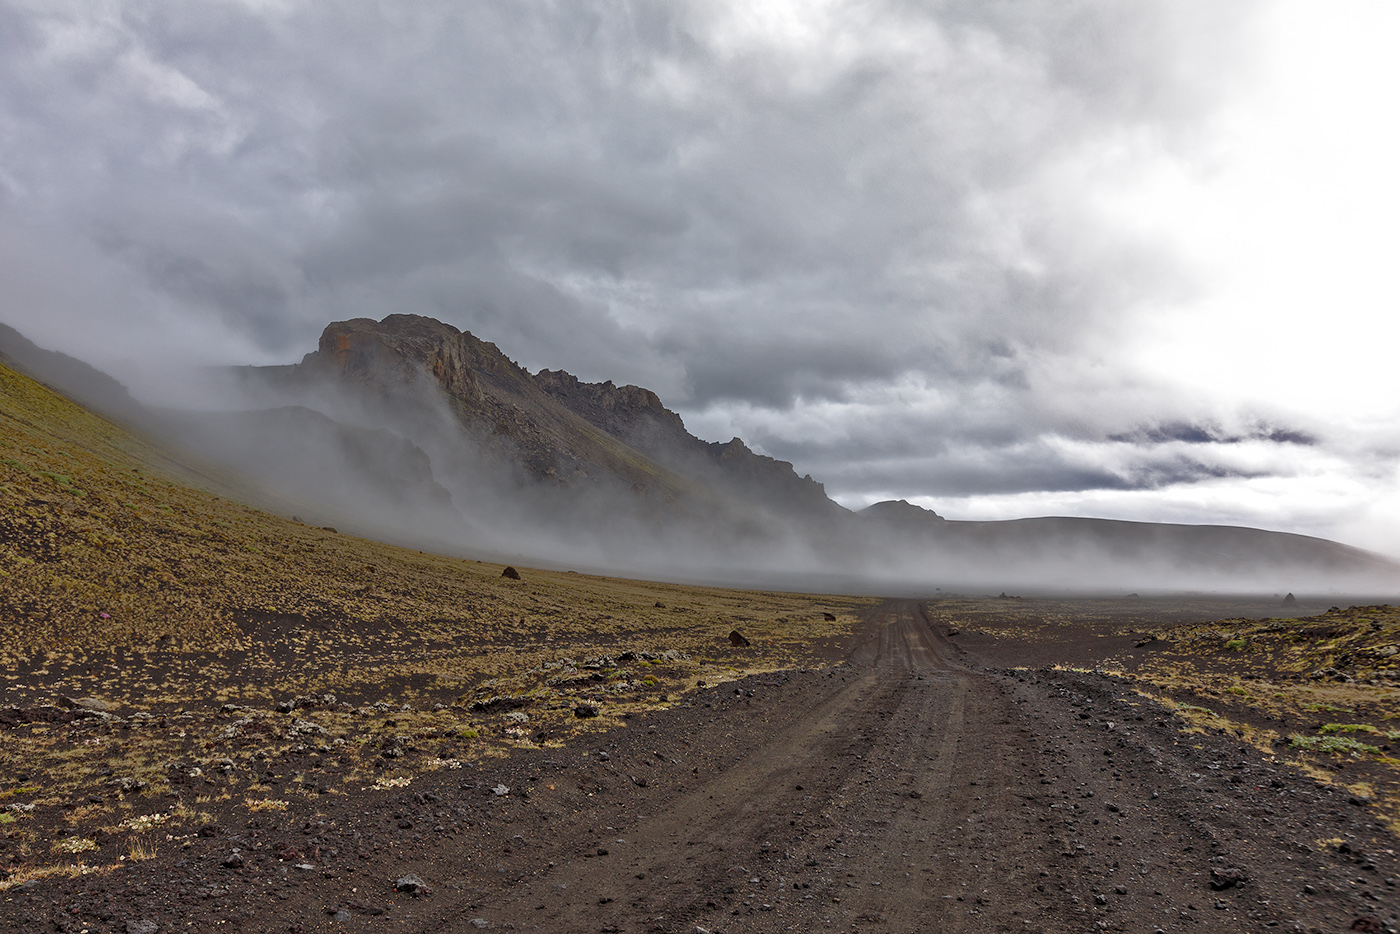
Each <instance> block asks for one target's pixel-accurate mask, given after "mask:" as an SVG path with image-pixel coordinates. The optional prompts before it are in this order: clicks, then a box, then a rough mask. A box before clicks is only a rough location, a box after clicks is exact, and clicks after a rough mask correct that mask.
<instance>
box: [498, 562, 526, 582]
mask: <svg viewBox="0 0 1400 934" xmlns="http://www.w3.org/2000/svg"><path fill="white" fill-rule="evenodd" d="M501 576H502V577H504V578H506V579H508V580H513V581H518V580H520V579H521V578H520V572H519V571H517V570H516V569H515V568H513V567H511V566H510V565H508V564H507V565H506V569H505V570H504V571H502V572H501Z"/></svg>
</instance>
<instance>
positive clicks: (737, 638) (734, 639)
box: [729, 629, 749, 648]
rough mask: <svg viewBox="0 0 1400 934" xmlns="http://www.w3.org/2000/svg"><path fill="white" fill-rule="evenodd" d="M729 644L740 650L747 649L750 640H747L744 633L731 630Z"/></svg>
mask: <svg viewBox="0 0 1400 934" xmlns="http://www.w3.org/2000/svg"><path fill="white" fill-rule="evenodd" d="M729 644H730V645H733V646H738V647H739V648H747V647H748V645H749V640H748V639H745V638H744V635H743V633H741V632H739V630H737V629H731V630H730V631H729Z"/></svg>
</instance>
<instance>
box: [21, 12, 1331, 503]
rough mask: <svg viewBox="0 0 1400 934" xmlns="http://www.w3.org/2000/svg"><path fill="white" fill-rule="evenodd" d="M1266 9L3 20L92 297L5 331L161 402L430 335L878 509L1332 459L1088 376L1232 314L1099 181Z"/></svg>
mask: <svg viewBox="0 0 1400 934" xmlns="http://www.w3.org/2000/svg"><path fill="white" fill-rule="evenodd" d="M1256 9H1257V4H1218V3H1205V2H1199V3H1180V2H1155V3H1134V4H1111V3H1061V2H1031V3H1009V2H1007V3H996V2H993V3H986V2H976V3H971V2H942V3H902V2H894V0H889V2H870V3H855V2H852V3H844V4H843V3H833V4H811V5H787V4H767V5H765V4H758V5H749V4H732V5H731V4H722V3H709V2H692V3H686V2H646V0H636V2H629V3H618V2H610V3H603V2H586V0H581V2H576V3H567V4H555V3H543V2H520V0H510V2H470V3H462V2H457V0H452V2H448V0H440V2H422V3H414V4H388V5H386V4H378V3H368V2H364V3H354V2H352V3H345V4H323V3H309V2H296V0H262V2H254V0H208V2H202V3H198V4H181V3H164V2H155V0H145V2H137V0H131V2H113V3H109V4H102V5H91V4H87V3H81V2H67V3H64V2H44V3H39V2H29V0H7V2H0V62H3V64H0V98H2V99H3V101H4V103H5V107H4V108H3V115H0V244H3V243H6V242H9V243H13V244H23V245H24V246H23V250H20V248H19V247H16V248H15V249H14V250H11V251H10V255H9V256H8V257H6V256H4V255H0V264H2V265H0V272H3V273H4V274H5V276H6V278H7V279H10V280H11V281H13V282H14V283H16V289H17V292H16V293H15V294H23V295H33V294H37V292H41V291H42V290H43V288H44V287H45V286H44V285H43V281H42V276H41V272H42V270H44V269H53V268H65V267H67V268H74V269H83V270H87V272H86V273H85V275H87V276H88V277H89V278H90V280H91V281H90V283H88V284H87V285H86V291H84V290H83V289H82V288H79V287H78V286H79V285H81V284H82V283H78V284H72V283H70V284H69V285H68V286H65V288H69V287H71V289H72V291H71V294H70V293H63V294H58V292H56V293H55V296H50V298H49V300H48V304H47V305H43V303H36V304H33V305H27V306H24V307H17V306H16V305H15V304H13V303H12V304H10V305H9V306H8V307H6V308H5V309H4V312H3V314H4V317H5V319H6V320H7V321H8V322H9V323H11V324H14V325H16V326H17V327H19V328H20V329H21V330H22V331H26V333H29V334H30V335H31V336H33V337H35V338H36V339H38V340H40V341H41V342H46V343H47V344H48V345H50V346H56V347H58V348H59V349H63V350H66V351H68V352H70V353H74V354H76V355H79V356H83V357H85V358H87V359H92V360H94V361H95V362H97V363H99V364H102V363H104V362H105V363H109V364H110V365H111V366H112V367H113V368H114V369H115V370H116V371H117V373H118V375H120V376H132V377H133V378H135V376H136V375H138V374H139V370H140V368H139V367H134V366H133V365H132V364H131V363H130V361H131V360H133V359H136V358H138V357H141V355H142V353H143V352H144V349H145V348H147V347H148V346H149V345H151V344H152V343H158V342H156V341H154V340H153V335H156V334H166V335H169V334H175V336H173V337H171V336H167V337H165V338H163V340H164V343H163V344H162V345H161V346H163V347H165V349H166V352H167V353H170V354H175V353H179V352H181V350H182V348H188V347H192V346H196V345H202V346H203V347H204V350H203V356H202V357H200V358H199V359H200V360H201V361H203V362H252V361H248V360H245V359H221V358H219V354H220V353H224V354H226V355H228V356H229V357H237V356H238V355H240V354H244V355H246V354H249V353H255V354H257V355H258V357H259V359H258V361H257V362H269V361H273V360H293V359H296V358H297V357H299V356H300V355H301V354H302V353H304V352H306V351H308V350H310V349H312V347H313V346H314V342H315V339H316V336H317V335H318V334H319V332H320V330H321V328H322V327H323V326H324V325H325V324H326V323H327V322H329V321H331V320H337V319H344V318H349V317H356V316H369V317H375V318H380V317H383V316H384V315H385V314H389V313H402V312H410V313H421V314H428V315H432V316H434V317H437V318H440V319H442V320H445V321H448V322H450V323H452V324H454V325H457V326H459V327H463V328H468V329H470V330H472V331H473V332H475V333H477V334H478V335H479V336H481V337H483V338H485V339H487V340H491V341H494V342H496V343H497V344H498V345H499V346H500V347H501V348H502V349H503V350H504V351H505V352H506V353H507V354H509V355H511V356H512V357H514V358H516V359H518V360H520V361H521V362H522V363H523V364H525V365H527V366H529V367H531V368H532V369H534V368H539V367H544V366H549V367H553V368H558V367H562V368H565V369H568V370H570V371H572V372H575V373H576V374H578V375H580V376H581V377H583V378H585V379H594V380H603V379H612V380H615V381H616V382H619V383H636V384H639V385H644V386H647V387H649V388H652V389H655V390H656V391H657V392H658V393H659V394H660V395H661V396H662V398H663V400H664V401H665V402H666V403H667V404H669V405H671V406H672V407H674V408H677V409H679V410H681V411H682V413H683V414H684V415H685V416H686V418H687V421H688V423H690V424H691V425H692V426H702V427H704V426H713V425H721V424H723V425H729V424H736V425H742V427H743V428H744V433H745V437H746V438H747V439H748V440H750V441H751V442H752V443H754V444H755V445H756V446H757V447H758V448H759V449H761V450H764V451H766V452H768V453H772V454H774V455H775V456H779V457H784V458H787V459H791V460H793V461H794V462H796V463H797V466H798V468H799V471H800V472H809V471H810V472H811V473H812V474H813V475H815V476H817V478H818V479H821V480H824V481H825V482H826V483H827V486H828V488H829V489H832V490H833V491H834V492H837V493H838V494H840V493H846V494H848V495H849V496H852V497H856V498H859V496H860V495H861V494H862V493H863V492H866V491H874V490H889V491H900V492H908V493H910V494H914V493H919V494H925V495H938V494H941V493H945V492H957V493H968V492H975V491H979V490H992V491H1008V490H1069V489H1090V488H1102V489H1125V488H1127V489H1151V488H1155V487H1158V486H1161V485H1163V484H1169V483H1190V482H1194V481H1195V480H1197V479H1200V478H1210V477H1216V478H1218V477H1223V476H1245V475H1252V473H1251V472H1257V471H1258V470H1266V469H1268V468H1267V466H1265V467H1260V466H1258V465H1257V464H1253V465H1252V464H1250V463H1246V462H1245V461H1243V460H1240V461H1238V462H1236V461H1232V460H1231V458H1232V457H1233V456H1234V455H1232V454H1231V453H1230V451H1231V450H1233V449H1235V448H1242V447H1246V446H1248V445H1250V444H1262V445H1264V446H1266V447H1268V446H1272V447H1273V448H1285V447H1303V446H1310V445H1315V444H1319V443H1320V442H1319V434H1318V432H1317V431H1315V430H1314V429H1312V428H1310V427H1308V426H1290V425H1287V420H1286V419H1276V420H1274V421H1272V422H1268V423H1267V424H1266V423H1265V422H1263V421H1261V422H1259V423H1258V424H1256V425H1255V426H1254V427H1245V428H1231V427H1218V426H1217V423H1215V422H1212V421H1211V418H1212V415H1213V413H1211V412H1206V411H1198V410H1196V409H1195V408H1193V403H1192V402H1191V401H1190V400H1185V401H1182V400H1174V399H1169V398H1166V397H1164V396H1161V395H1160V394H1159V395H1153V392H1152V391H1151V390H1150V388H1148V389H1143V388H1142V387H1141V386H1138V385H1135V384H1133V381H1132V380H1131V379H1130V378H1129V377H1128V376H1124V375H1122V374H1120V375H1119V376H1110V378H1109V379H1108V386H1107V388H1106V389H1102V388H1101V389H1100V390H1097V391H1098V393H1099V396H1098V397H1093V398H1091V396H1092V394H1091V393H1088V392H1087V391H1081V390H1078V389H1075V388H1074V378H1073V376H1074V372H1075V371H1076V368H1078V367H1081V366H1085V364H1084V360H1085V359H1086V358H1089V357H1093V356H1094V355H1095V354H1098V353H1100V351H1101V342H1102V341H1104V340H1105V337H1104V335H1106V334H1107V335H1110V336H1111V335H1112V333H1113V332H1114V330H1115V329H1117V328H1122V327H1125V326H1126V325H1125V324H1124V322H1125V320H1130V319H1131V316H1130V315H1127V310H1131V309H1133V308H1136V307H1138V306H1140V305H1145V304H1152V303H1159V304H1160V303H1161V302H1163V301H1166V300H1169V299H1171V298H1173V297H1178V296H1180V295H1182V294H1187V293H1190V292H1191V291H1192V290H1193V289H1195V288H1196V287H1197V285H1196V283H1195V282H1194V280H1193V278H1192V276H1191V274H1190V272H1189V270H1187V269H1186V268H1185V267H1184V266H1183V264H1182V261H1180V260H1179V259H1178V258H1177V257H1176V256H1174V255H1173V254H1172V252H1171V251H1170V250H1169V249H1167V248H1166V247H1165V246H1164V245H1162V244H1159V243H1155V242H1152V241H1151V240H1150V239H1144V237H1143V236H1142V235H1140V234H1134V233H1131V232H1129V231H1125V230H1123V229H1119V228H1118V227H1115V226H1114V225H1113V223H1112V222H1111V221H1109V220H1108V219H1107V218H1106V217H1104V216H1102V215H1101V214H1099V213H1096V209H1095V207H1094V205H1093V199H1092V198H1089V197H1086V192H1087V191H1088V188H1089V186H1090V182H1091V181H1092V180H1093V179H1094V178H1095V177H1096V176H1097V175H1098V174H1100V173H1102V172H1105V171H1110V170H1108V169H1104V168H1103V167H1104V166H1105V165H1111V164H1113V160H1114V159H1115V158H1119V156H1116V155H1114V154H1115V153H1121V152H1122V151H1124V150H1125V149H1127V150H1131V148H1132V147H1133V146H1145V147H1146V149H1147V150H1148V151H1149V152H1150V153H1160V152H1170V153H1177V154H1184V157H1186V158H1190V156H1191V153H1192V152H1193V151H1194V149H1195V148H1196V147H1197V146H1201V145H1203V143H1202V140H1204V139H1206V138H1207V137H1209V135H1210V133H1211V132H1212V126H1213V124H1212V121H1213V119H1214V117H1215V115H1216V113H1217V110H1218V108H1219V107H1220V106H1221V103H1222V100H1223V96H1222V95H1223V91H1222V89H1223V88H1226V87H1228V86H1229V84H1230V81H1231V77H1232V75H1233V73H1234V71H1235V70H1236V69H1238V68H1240V67H1243V66H1242V65H1241V64H1240V63H1241V62H1242V61H1243V60H1245V59H1246V58H1247V52H1248V46H1249V40H1250V29H1251V28H1252V23H1253V17H1254V14H1255V12H1256ZM1143 141H1147V142H1145V143H1144V142H1143ZM25 251H27V252H25ZM41 260H42V262H41ZM21 287H22V288H21ZM90 294H95V295H102V296H104V300H103V303H102V307H101V308H90V307H81V305H82V302H81V297H82V296H84V295H90ZM65 296H66V297H65ZM41 305H43V307H44V308H45V310H44V311H43V312H42V313H40V312H37V311H35V310H33V309H34V308H38V307H40V306H41ZM172 322H178V323H179V325H180V327H179V328H178V329H174V330H172ZM1110 343H1111V340H1110ZM210 348H213V349H212V350H211V349H210ZM196 356H198V355H196ZM122 361H127V362H126V367H127V369H126V370H123V369H122ZM1109 369H1110V370H1111V367H1110V368H1109ZM1047 374H1049V375H1047ZM1066 374H1068V375H1066ZM1114 379H1121V381H1122V382H1123V385H1124V386H1125V387H1126V389H1125V390H1124V391H1123V392H1117V391H1116V390H1115V386H1114V384H1113V380H1114ZM1066 386H1068V387H1070V388H1069V389H1065V387H1066ZM907 387H912V388H910V389H909V390H908V393H906V388H907ZM1105 396H1108V397H1114V398H1118V399H1120V400H1137V401H1139V402H1141V406H1139V405H1137V404H1136V403H1135V402H1133V401H1119V402H1117V403H1116V406H1117V407H1116V408H1115V405H1099V404H1096V403H1095V402H1094V398H1103V397H1105ZM871 398H877V399H878V400H880V401H879V402H878V403H876V402H868V401H867V400H869V399H871ZM1142 406H1149V407H1152V410H1151V411H1145V410H1142ZM823 407H824V408H823ZM816 411H822V412H825V413H827V414H825V415H823V416H820V417H819V416H817V415H813V414H812V413H813V412H816ZM799 423H800V424H803V425H808V426H810V425H813V424H816V425H817V426H818V427H819V428H820V431H814V432H808V433H807V434H802V433H801V432H800V431H799V429H798V428H797V427H796V426H797V425H798V424H799ZM1220 424H1226V422H1221V423H1220ZM1280 426H1283V427H1280ZM715 430H716V431H718V429H715ZM719 440H723V438H720V439H719ZM1183 445H1184V446H1187V447H1195V448H1199V449H1200V450H1198V451H1196V452H1195V453H1194V454H1191V453H1183V451H1182V446H1183Z"/></svg>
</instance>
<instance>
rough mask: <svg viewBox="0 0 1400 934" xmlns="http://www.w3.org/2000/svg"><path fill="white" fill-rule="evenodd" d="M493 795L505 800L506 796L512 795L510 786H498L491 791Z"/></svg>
mask: <svg viewBox="0 0 1400 934" xmlns="http://www.w3.org/2000/svg"><path fill="white" fill-rule="evenodd" d="M491 794H493V795H495V796H496V797H498V798H504V797H505V796H506V795H508V794H510V786H508V785H496V786H495V787H494V788H492V789H491Z"/></svg>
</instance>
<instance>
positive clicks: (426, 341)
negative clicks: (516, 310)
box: [303, 315, 509, 401]
mask: <svg viewBox="0 0 1400 934" xmlns="http://www.w3.org/2000/svg"><path fill="white" fill-rule="evenodd" d="M492 356H496V357H500V359H501V360H502V361H504V360H505V357H504V355H502V354H501V352H500V351H499V350H498V349H497V348H496V346H495V345H494V344H487V343H485V342H484V341H479V340H477V339H476V338H475V337H473V336H472V335H471V334H470V333H468V332H465V331H459V330H457V329H456V328H454V327H452V325H450V324H443V323H442V322H441V321H436V320H434V319H432V318H425V317H421V316H419V315H389V316H388V317H387V318H385V319H384V320H383V321H374V320H372V319H370V318H353V319H351V320H349V321H336V322H334V323H332V324H330V325H328V326H327V327H326V329H325V331H323V332H322V333H321V340H320V344H319V345H318V348H317V350H316V352H315V353H314V354H308V355H307V357H306V359H305V360H304V361H303V362H304V363H306V364H308V365H310V366H315V367H318V368H323V369H328V370H330V371H331V372H333V373H335V375H337V376H340V377H343V378H347V379H350V380H353V381H355V382H359V383H366V384H369V385H371V386H374V387H375V388H377V389H380V390H395V389H399V388H401V387H403V386H405V385H411V384H413V383H416V382H417V381H418V380H419V379H420V378H422V377H425V376H426V377H429V378H431V379H432V380H433V381H434V382H435V383H436V384H437V386H438V387H439V388H440V389H442V390H443V391H444V392H446V393H447V394H448V395H450V396H453V397H455V398H457V399H461V400H465V401H476V400H479V399H480V398H481V386H480V383H479V381H478V379H477V375H476V370H478V369H481V368H482V365H483V363H485V362H486V360H487V358H489V357H492ZM505 362H507V363H509V361H505Z"/></svg>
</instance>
